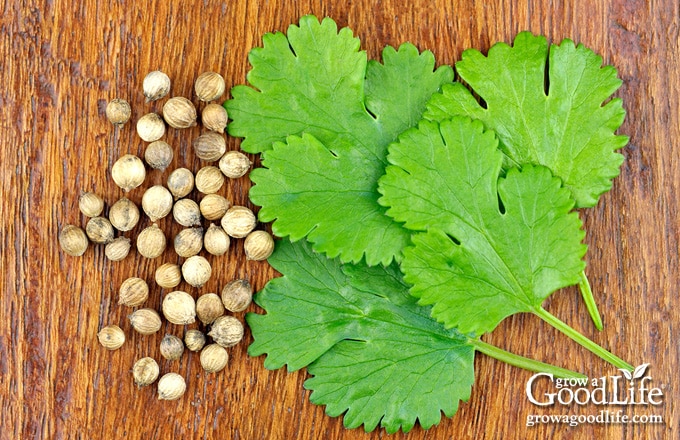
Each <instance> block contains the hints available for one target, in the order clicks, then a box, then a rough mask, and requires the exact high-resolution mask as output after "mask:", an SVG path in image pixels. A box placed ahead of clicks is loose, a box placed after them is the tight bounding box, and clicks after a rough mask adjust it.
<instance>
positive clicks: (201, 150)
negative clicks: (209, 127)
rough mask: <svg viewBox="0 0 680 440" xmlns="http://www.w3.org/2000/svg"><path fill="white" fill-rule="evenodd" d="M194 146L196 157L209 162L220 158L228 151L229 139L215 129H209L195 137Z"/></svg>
mask: <svg viewBox="0 0 680 440" xmlns="http://www.w3.org/2000/svg"><path fill="white" fill-rule="evenodd" d="M193 146H194V152H195V153H196V157H198V158H199V159H201V160H205V161H208V162H215V161H217V160H220V158H221V157H222V155H223V154H224V152H225V151H227V141H226V140H225V139H224V136H222V135H220V134H219V133H215V132H214V131H209V132H207V133H204V134H202V135H200V136H199V137H197V138H196V139H194V142H193Z"/></svg>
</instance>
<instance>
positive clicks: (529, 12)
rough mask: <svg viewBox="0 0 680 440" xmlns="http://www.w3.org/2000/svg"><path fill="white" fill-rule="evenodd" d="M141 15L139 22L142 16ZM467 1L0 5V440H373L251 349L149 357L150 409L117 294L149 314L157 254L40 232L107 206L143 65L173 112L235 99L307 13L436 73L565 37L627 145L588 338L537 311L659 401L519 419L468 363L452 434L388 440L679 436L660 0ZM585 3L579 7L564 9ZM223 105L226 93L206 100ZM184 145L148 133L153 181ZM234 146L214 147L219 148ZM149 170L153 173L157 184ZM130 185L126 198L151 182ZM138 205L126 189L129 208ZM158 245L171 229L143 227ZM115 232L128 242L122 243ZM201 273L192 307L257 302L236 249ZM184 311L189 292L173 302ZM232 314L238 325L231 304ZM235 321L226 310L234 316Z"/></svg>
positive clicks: (512, 332) (527, 349)
mask: <svg viewBox="0 0 680 440" xmlns="http://www.w3.org/2000/svg"><path fill="white" fill-rule="evenodd" d="M142 3H143V5H142ZM575 3H576V2H572V1H564V2H563V1H548V0H539V1H532V2H515V1H509V0H503V1H501V0H493V1H487V2H475V1H471V0H467V1H456V2H448V1H439V0H436V1H420V0H414V1H410V2H408V1H406V2H405V1H392V0H384V1H380V2H367V1H328V2H321V1H310V0H302V1H297V2H283V1H280V0H272V1H261V2H255V1H250V2H248V1H241V0H239V1H228V2H214V1H210V0H205V1H203V2H196V3H195V4H194V3H192V2H188V1H185V2H166V1H149V2H138V3H137V4H135V3H134V2H130V1H118V2H108V1H98V0H86V1H84V2H75V3H74V2H66V1H52V2H44V3H32V2H26V1H11V0H9V1H3V2H0V10H1V11H2V14H1V17H0V80H1V81H0V84H2V88H0V109H1V110H0V111H1V112H2V122H1V127H2V128H1V129H0V130H1V131H0V133H1V134H2V136H1V137H0V139H2V140H1V141H0V142H1V143H2V148H0V164H2V166H3V169H4V170H5V171H4V172H3V173H2V180H1V183H0V184H1V185H2V203H1V204H0V218H1V219H2V222H3V224H2V228H1V230H0V237H1V239H0V246H1V248H2V254H3V257H2V263H1V264H2V270H1V271H0V274H1V275H0V279H1V280H2V282H1V285H2V291H1V293H0V298H1V299H0V304H1V307H0V311H1V313H2V315H1V316H2V319H0V396H1V398H0V401H1V403H0V420H2V429H1V430H0V438H2V439H19V438H26V439H28V438H36V439H38V438H40V439H42V438H45V439H47V438H54V439H62V438H63V439H66V438H82V439H100V438H101V439H115V438H128V439H133V438H144V439H160V438H177V439H179V438H202V439H203V438H205V439H207V438H220V439H222V438H233V439H261V438H262V439H264V438H271V439H294V438H300V439H328V438H333V439H336V438H337V439H339V438H348V439H349V438H357V439H364V438H386V437H388V435H387V434H386V433H385V432H384V431H382V430H376V431H374V432H373V433H371V434H366V433H364V432H363V430H361V429H355V430H346V429H344V428H343V426H342V419H341V418H331V417H328V416H326V415H325V414H324V409H323V408H322V407H317V406H315V405H312V404H311V403H309V401H308V392H307V391H305V390H304V389H303V387H302V383H303V381H304V380H305V378H306V372H305V371H304V370H302V371H298V372H295V373H290V374H289V373H287V372H285V371H268V370H266V369H265V368H264V367H263V359H262V358H249V357H248V356H247V354H246V349H247V345H248V344H249V342H250V341H251V336H250V334H249V333H248V332H247V333H246V338H245V341H243V343H241V344H240V345H239V346H237V347H234V348H233V349H230V356H231V359H230V364H229V367H228V369H227V370H225V371H223V372H221V373H219V374H213V375H207V374H205V373H204V372H203V371H202V370H201V368H200V365H199V362H198V356H197V355H196V354H193V353H192V354H190V355H185V356H184V357H183V358H182V359H181V361H179V362H177V361H176V362H174V363H173V362H170V361H163V362H160V364H161V370H162V371H178V372H180V373H182V374H183V375H184V376H185V377H186V379H187V383H188V391H187V394H186V395H185V396H184V397H183V398H182V399H181V400H179V401H177V402H164V401H158V400H157V399H156V395H155V386H150V387H148V388H144V389H137V387H136V386H135V385H134V384H133V381H132V378H131V374H130V369H131V366H132V364H133V362H134V361H135V360H136V359H137V358H139V357H142V356H146V355H150V356H153V357H156V358H157V359H160V356H159V353H158V343H159V341H160V338H161V337H162V335H163V334H164V333H166V332H168V333H173V334H181V332H182V329H178V328H177V327H176V326H172V325H166V326H164V328H163V329H162V330H161V332H159V333H158V334H157V335H155V336H152V337H144V336H140V335H137V334H135V333H133V332H132V331H131V329H130V325H129V323H128V321H127V315H128V313H129V312H130V310H129V309H127V308H125V307H123V306H119V305H118V304H117V293H116V292H117V288H118V286H119V285H120V283H121V282H122V281H123V280H124V279H125V278H127V277H130V276H141V277H143V278H145V279H147V280H148V281H149V282H150V283H151V285H152V289H151V297H150V299H149V304H157V303H158V302H159V299H160V295H161V291H160V289H158V288H156V287H154V285H153V283H152V280H153V271H154V269H155V268H156V267H157V266H158V265H160V264H161V262H162V261H161V260H163V261H177V257H176V256H175V255H174V254H173V253H172V252H173V251H172V250H168V251H166V253H165V254H164V256H163V257H162V258H159V259H157V260H145V259H143V258H141V257H140V256H138V255H137V254H132V255H131V256H129V257H128V258H127V259H126V260H124V261H123V262H120V263H112V262H110V261H108V260H107V259H106V258H105V257H104V253H103V249H102V248H101V247H95V246H90V248H89V249H88V251H87V252H86V253H85V255H84V256H82V257H79V258H75V257H69V256H66V255H65V254H64V253H63V252H61V250H60V248H59V245H58V242H57V234H58V232H59V230H60V228H61V227H63V226H64V225H65V224H67V223H74V224H81V225H82V224H84V222H85V219H84V217H83V216H81V215H80V213H79V212H78V206H77V200H78V196H79V194H80V192H81V191H95V192H97V193H99V194H101V195H102V196H103V197H104V198H105V200H106V201H107V203H108V204H109V205H110V204H111V203H112V202H113V201H115V200H116V199H117V198H118V197H120V196H121V191H120V190H119V189H118V188H117V187H116V186H115V185H114V183H113V181H112V180H111V178H110V169H111V164H112V163H113V161H114V160H115V159H117V158H118V157H119V156H120V155H122V154H125V153H131V154H138V155H142V154H143V152H144V145H143V142H141V141H140V140H139V139H138V138H137V136H136V134H135V132H134V128H133V127H134V122H132V123H128V124H127V125H126V126H124V127H123V128H122V129H114V128H113V127H112V126H111V124H109V122H108V121H107V120H106V118H105V116H104V109H105V106H106V103H107V102H108V101H109V100H110V99H112V98H114V97H121V98H125V99H128V100H129V101H130V103H131V105H132V108H133V121H135V120H136V119H137V118H138V117H140V116H141V115H142V114H144V113H146V112H148V111H151V110H154V109H157V105H154V104H153V103H151V104H145V103H144V98H143V96H142V93H141V82H142V78H143V77H144V75H145V74H146V73H148V72H149V71H152V70H156V69H161V70H163V71H165V72H166V73H168V75H169V76H170V77H171V78H172V80H173V85H172V93H173V94H174V95H180V96H187V97H192V93H193V81H194V79H195V78H196V77H197V76H198V75H199V74H200V73H201V72H203V71H207V70H213V71H217V72H220V73H222V74H223V75H224V77H225V78H226V80H227V84H228V86H229V87H231V86H232V85H235V84H242V83H244V82H245V75H246V72H248V70H249V64H248V61H247V53H248V51H249V50H250V49H251V48H253V47H256V46H259V45H261V41H262V40H261V38H262V35H263V34H264V33H265V32H270V31H275V30H281V31H285V30H286V28H287V27H288V25H289V24H291V23H296V22H297V21H298V19H299V18H300V17H301V16H302V15H303V14H307V13H313V14H315V15H317V16H319V17H322V16H331V17H332V18H334V19H335V20H336V21H337V23H338V24H339V25H340V26H349V27H351V28H352V29H353V30H354V32H355V34H356V35H357V36H359V37H360V38H361V40H362V45H363V48H364V49H365V50H366V51H367V52H368V55H369V57H370V58H376V57H378V56H379V52H380V50H381V48H382V47H383V46H384V45H387V44H390V45H399V44H400V43H402V42H404V41H411V42H413V43H414V44H415V45H416V46H418V48H420V49H421V50H423V49H430V50H432V51H433V52H434V54H435V56H436V58H437V61H438V63H440V64H453V63H454V62H455V61H457V60H458V59H459V58H460V54H461V52H462V51H463V50H464V49H466V48H469V47H475V48H478V49H480V50H482V51H486V50H488V48H489V46H490V45H491V44H493V43H494V42H497V41H505V42H511V41H512V39H513V38H514V36H515V35H516V34H517V33H518V32H519V31H521V30H525V29H528V30H531V31H533V32H534V33H540V34H544V35H546V36H547V37H548V39H549V40H550V41H552V42H559V41H561V40H562V39H563V38H567V37H568V38H571V39H573V40H575V41H576V42H579V43H583V44H585V45H586V46H588V47H590V48H592V49H594V50H595V51H596V52H597V53H599V54H601V55H602V57H603V58H604V62H605V63H606V64H612V65H614V66H615V67H616V68H617V69H618V71H619V76H620V77H621V78H622V79H623V81H624V83H623V86H622V87H621V88H620V90H619V91H618V92H617V96H619V97H621V98H623V100H624V105H625V107H626V109H627V112H628V114H627V117H626V120H625V123H624V124H623V126H622V127H621V129H620V130H619V132H620V133H624V134H627V135H629V136H630V143H629V145H628V146H627V147H626V148H624V149H623V151H622V152H623V154H624V155H625V157H626V161H625V163H624V165H623V166H622V169H621V176H620V177H618V178H617V179H616V180H615V181H614V186H613V189H612V190H611V192H609V193H608V194H606V195H605V196H604V197H603V198H602V199H601V200H600V202H599V204H598V205H597V206H596V207H595V208H593V209H588V210H584V211H583V212H582V215H581V216H582V218H583V220H584V223H585V229H586V231H587V235H586V238H585V242H586V243H587V244H588V246H589V251H588V254H587V261H588V268H587V274H588V276H589V278H590V281H591V283H592V287H593V290H594V292H595V294H596V297H597V299H598V302H599V304H600V308H601V311H602V314H603V317H604V322H605V328H604V330H603V331H602V332H598V331H596V330H595V329H594V328H593V326H592V324H591V323H590V320H589V318H588V316H587V314H586V312H585V310H584V309H583V306H582V303H581V301H580V299H579V295H578V293H577V291H576V289H573V288H571V289H565V290H563V291H561V292H558V293H557V294H555V295H554V296H553V297H552V299H550V300H549V301H548V302H547V303H546V307H547V308H548V309H549V310H550V311H551V312H552V313H554V314H556V315H557V316H559V317H561V318H562V319H563V320H565V321H567V322H569V323H570V324H571V325H573V326H574V327H575V328H576V329H577V330H579V331H581V332H582V333H584V334H585V335H586V336H588V337H590V338H592V339H593V340H595V341H596V342H597V343H599V344H601V345H603V346H604V347H607V348H609V349H611V350H612V351H614V352H615V353H617V354H618V355H619V356H621V357H623V358H624V359H627V360H629V361H630V362H631V363H633V364H635V365H639V364H642V363H646V362H648V363H650V367H649V370H648V373H649V374H650V375H651V376H652V377H653V381H652V384H653V386H655V387H659V388H661V389H662V390H663V393H664V396H663V402H662V404H660V405H658V406H644V407H643V406H639V407H628V406H623V407H606V408H602V407H597V406H595V405H587V406H583V407H579V406H578V405H569V406H559V405H558V406H554V407H548V408H539V407H537V406H535V405H533V404H531V403H530V402H529V401H528V399H527V397H526V395H525V392H524V387H525V384H526V382H527V380H528V379H529V377H530V376H531V373H529V372H527V371H523V370H520V369H517V368H513V367H509V366H507V365H504V364H502V363H500V362H497V361H494V360H492V359H490V358H487V357H485V356H483V355H478V356H477V359H476V361H475V369H476V375H477V377H476V384H475V386H474V387H473V391H472V396H471V398H470V400H469V402H467V403H463V404H462V405H461V408H460V410H459V411H458V413H457V414H456V415H455V416H454V417H453V418H452V419H447V418H444V419H442V421H441V422H440V424H439V425H438V426H436V427H433V428H432V429H430V430H429V431H423V430H422V429H421V428H420V427H416V428H414V429H413V430H412V431H411V432H410V433H409V434H408V435H403V434H401V433H400V434H397V435H394V436H391V437H390V438H405V437H409V438H430V439H435V438H437V439H443V438H480V439H481V438H489V439H491V438H493V439H510V438H524V439H530V438H531V439H543V438H574V439H576V438H626V439H633V438H636V439H652V438H654V439H662V438H665V439H671V438H678V436H680V431H679V430H678V423H679V419H678V417H679V415H678V412H677V402H678V399H679V398H680V393H679V392H678V383H680V382H679V380H680V379H679V378H678V368H680V361H679V353H680V351H679V350H678V332H680V325H679V317H680V312H678V310H680V300H679V299H678V298H679V295H678V286H680V272H679V271H678V255H679V250H678V240H679V237H680V229H679V227H678V225H679V222H678V216H679V214H680V213H679V210H678V208H679V206H680V205H679V198H680V193H679V188H680V186H679V183H680V160H679V159H678V158H679V157H680V153H678V139H680V124H679V121H680V120H679V118H678V110H679V108H680V100H679V99H678V98H679V96H680V93H679V86H678V84H680V74H679V72H680V51H679V48H678V42H679V40H678V39H679V36H678V32H679V29H680V28H679V25H680V20H679V19H678V14H679V12H678V3H677V1H673V0H661V1H656V2H651V3H650V2H646V1H624V0H607V1H591V2H578V3H579V4H580V5H578V6H577V5H576V4H575ZM585 3H587V4H585ZM225 98H226V95H225ZM198 133H199V129H198V128H195V129H192V130H189V131H185V132H175V131H172V132H169V133H168V136H167V140H168V142H170V143H171V144H172V145H173V146H175V148H176V152H177V154H176V157H175V159H174V161H173V165H172V167H178V166H187V167H189V168H192V169H197V167H198V165H199V161H198V160H197V159H196V158H195V157H194V155H193V152H192V151H191V148H190V142H191V139H192V138H193V137H195V136H196V135H197V134H198ZM238 145H239V141H238V140H237V139H233V138H229V139H228V147H229V148H230V149H237V148H238ZM166 174H167V172H166ZM166 174H162V173H161V172H159V171H153V172H150V173H149V176H148V178H147V181H146V183H145V185H149V184H152V183H161V182H164V179H165V176H166ZM248 187H249V181H248V179H247V178H242V179H239V180H237V181H234V182H231V183H230V184H229V185H228V188H225V189H224V190H223V194H224V195H225V196H227V197H228V198H229V199H230V200H231V201H232V202H233V203H235V204H248V199H247V190H248ZM131 198H132V199H133V200H134V201H136V202H139V200H140V198H141V191H136V192H132V193H131ZM162 225H164V227H167V228H172V227H173V226H172V225H171V223H170V221H169V220H167V223H162ZM133 232H134V231H133ZM214 266H215V272H214V275H213V277H212V279H211V281H210V282H209V284H208V285H206V286H205V287H204V288H203V289H202V290H201V293H204V292H207V291H218V289H221V287H222V286H223V285H224V283H226V282H227V281H229V280H231V279H234V278H238V277H247V278H249V279H250V281H251V282H252V283H253V285H254V286H255V288H256V289H261V288H262V287H263V286H264V284H265V283H266V281H267V280H268V279H270V278H271V277H273V276H275V273H274V271H273V270H271V269H270V268H269V267H268V265H267V264H266V262H247V261H246V260H245V258H244V255H243V251H242V243H241V242H236V243H234V245H233V246H232V249H231V250H230V251H229V253H228V255H227V256H226V257H225V258H223V259H220V260H215V263H214ZM192 292H193V293H194V294H196V293H198V290H196V289H195V290H193V291H192ZM248 310H249V311H255V310H257V308H256V306H254V305H253V306H251V307H250V308H249V309H248ZM236 316H237V317H239V318H243V313H239V314H236ZM107 324H118V325H120V326H121V327H123V329H124V330H125V331H126V333H127V335H128V341H127V342H126V344H125V345H124V346H123V347H122V348H121V349H120V350H117V351H113V352H110V351H107V350H104V349H103V348H102V347H101V346H100V345H99V344H98V342H97V337H96V334H97V331H98V330H99V329H100V328H101V327H102V326H104V325H107ZM484 339H485V340H486V341H487V342H492V343H494V344H496V345H498V346H501V347H503V348H505V349H508V350H511V351H513V352H515V353H518V354H522V355H526V356H530V357H533V358H536V359H541V360H543V361H546V362H550V363H554V364H557V365H561V366H564V367H567V368H572V369H578V370H579V371H583V372H586V373H588V374H589V375H591V376H592V377H600V376H605V375H616V374H618V372H617V371H616V370H615V369H613V368H612V367H610V366H607V365H605V364H604V362H602V361H600V360H599V359H596V358H595V357H594V356H593V355H591V354H590V353H588V352H586V351H585V350H583V349H582V348H580V347H578V346H577V345H576V344H575V343H572V342H571V341H569V340H567V339H566V337H564V336H563V335H561V334H558V333H557V332H555V331H554V330H552V329H551V328H548V327H547V326H546V325H544V324H543V323H541V322H539V320H538V319H537V318H535V317H533V316H524V315H522V316H516V317H513V318H511V319H507V320H505V321H504V322H503V323H501V325H500V326H499V328H497V329H496V330H495V331H494V332H493V333H492V334H489V335H486V336H485V337H484ZM601 409H608V410H611V411H614V412H616V411H617V410H619V409H621V410H623V412H624V413H627V414H638V415H643V414H659V415H661V416H662V417H663V423H662V424H609V425H606V424H584V425H581V426H577V427H570V426H568V425H564V424H557V423H547V424H539V425H536V426H533V427H527V426H526V419H527V416H529V415H531V414H597V413H598V412H599V411H600V410H601Z"/></svg>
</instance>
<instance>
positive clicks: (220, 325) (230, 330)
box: [208, 316, 243, 348]
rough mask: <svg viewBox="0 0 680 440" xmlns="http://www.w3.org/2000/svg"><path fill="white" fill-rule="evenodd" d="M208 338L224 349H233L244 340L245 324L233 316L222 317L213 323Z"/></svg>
mask: <svg viewBox="0 0 680 440" xmlns="http://www.w3.org/2000/svg"><path fill="white" fill-rule="evenodd" d="M208 336H210V337H211V338H212V339H213V341H215V343H216V344H219V345H221V346H222V347H225V348H228V347H232V346H234V345H236V344H238V343H239V342H241V339H243V324H241V321H239V320H238V319H236V318H234V317H233V316H220V317H219V318H217V319H215V322H213V324H212V327H211V328H210V332H208Z"/></svg>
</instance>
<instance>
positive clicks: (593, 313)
mask: <svg viewBox="0 0 680 440" xmlns="http://www.w3.org/2000/svg"><path fill="white" fill-rule="evenodd" d="M578 287H579V289H580V290H581V296H582V297H583V301H584V302H585V303H586V308H587V309H588V313H590V317H591V318H592V320H593V323H594V324H595V328H597V329H598V330H602V327H603V325H602V318H601V317H600V311H599V310H597V304H596V303H595V298H594V297H593V291H592V290H591V289H590V283H589V282H588V277H587V276H586V272H585V271H583V272H581V281H579V283H578Z"/></svg>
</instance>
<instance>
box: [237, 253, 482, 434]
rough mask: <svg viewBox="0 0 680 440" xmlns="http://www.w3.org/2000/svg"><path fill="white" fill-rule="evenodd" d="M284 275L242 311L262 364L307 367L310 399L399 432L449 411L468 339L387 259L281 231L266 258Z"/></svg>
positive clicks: (467, 357) (464, 370) (464, 372)
mask: <svg viewBox="0 0 680 440" xmlns="http://www.w3.org/2000/svg"><path fill="white" fill-rule="evenodd" d="M269 262H270V264H271V265H272V266H273V267H274V268H275V269H276V270H278V271H279V272H281V273H282V274H283V275H284V276H283V277H280V278H275V279H273V280H271V281H270V282H269V283H268V284H267V286H266V287H265V288H264V289H263V290H262V291H261V292H259V293H258V294H257V295H255V301H256V303H257V304H258V305H260V306H261V307H263V308H264V309H265V310H266V311H267V313H266V314H265V315H258V314H253V313H250V314H248V315H247V316H246V319H247V321H248V325H249V327H250V329H251V331H252V334H253V337H254V342H253V343H252V344H251V345H250V347H249V348H248V353H249V354H250V355H252V356H258V355H261V354H264V353H266V354H267V358H266V360H265V367H267V368H270V369H274V368H280V367H282V366H283V365H285V364H287V365H288V369H289V370H296V369H299V368H302V367H304V366H307V365H309V366H308V372H309V373H310V374H311V375H312V376H313V377H312V378H310V379H308V380H307V381H306V382H305V387H306V388H308V389H310V390H312V393H311V396H310V400H311V401H312V402H314V403H316V404H320V405H326V412H327V413H328V414H329V415H331V416H338V415H340V414H342V413H344V414H345V415H344V423H345V426H347V427H349V428H354V427H358V426H360V425H362V424H363V425H364V428H365V430H366V431H372V430H373V429H374V428H375V427H376V426H377V425H378V424H380V425H381V426H383V427H384V428H385V429H386V430H387V431H388V432H395V431H397V430H399V429H400V428H401V429H402V430H403V431H404V432H407V431H409V430H410V429H411V428H412V427H413V426H414V424H415V421H416V419H418V420H419V423H420V424H421V425H422V426H423V427H424V428H425V429H427V428H429V427H430V426H432V425H434V424H437V423H438V422H439V420H440V417H441V413H442V412H443V413H444V414H445V415H446V416H448V417H451V416H452V415H453V414H454V413H455V412H456V410H457V408H458V402H459V401H460V400H464V401H465V400H467V399H468V398H469V396H470V390H471V386H472V383H473V381H474V371H473V359H474V352H475V347H474V346H473V344H472V343H471V342H470V341H469V340H468V338H467V337H466V336H464V335H462V334H460V333H459V332H458V331H456V330H446V329H445V328H444V327H443V326H442V325H440V324H438V323H437V322H436V321H435V320H434V319H432V318H431V317H430V313H429V308H426V307H421V306H418V305H417V304H416V300H415V298H413V297H412V296H410V295H409V293H408V287H407V285H405V284H404V282H403V280H402V279H401V273H400V272H399V269H398V267H396V264H394V263H393V264H392V265H390V266H388V267H384V266H381V265H377V266H373V267H369V266H366V265H365V264H364V263H363V262H362V263H360V264H357V265H352V264H342V263H340V262H339V261H338V260H337V259H335V260H331V259H328V258H326V257H325V256H323V255H321V254H318V253H315V252H313V251H312V249H311V247H310V245H309V244H308V243H307V242H306V241H304V240H303V241H299V242H296V243H291V242H289V241H288V240H281V241H279V242H278V243H277V247H276V250H275V252H274V254H273V255H272V257H271V258H270V259H269Z"/></svg>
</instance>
